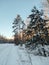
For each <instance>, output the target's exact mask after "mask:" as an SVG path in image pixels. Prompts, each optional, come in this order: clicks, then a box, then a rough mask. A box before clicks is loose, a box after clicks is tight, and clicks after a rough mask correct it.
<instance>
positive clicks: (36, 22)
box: [27, 7, 49, 45]
mask: <svg viewBox="0 0 49 65" xmlns="http://www.w3.org/2000/svg"><path fill="white" fill-rule="evenodd" d="M28 18H31V21H30V24H29V25H28V27H27V29H29V31H27V34H28V33H29V34H30V33H31V32H32V30H33V29H34V31H35V34H34V36H33V37H32V38H31V42H30V43H31V44H35V45H38V44H39V43H40V44H42V45H44V44H47V41H46V39H45V37H47V36H48V30H47V28H45V25H46V22H47V21H49V20H45V19H44V18H43V10H41V11H39V10H38V9H37V8H36V7H34V8H33V9H32V14H31V15H29V17H28ZM30 30H31V31H30Z"/></svg>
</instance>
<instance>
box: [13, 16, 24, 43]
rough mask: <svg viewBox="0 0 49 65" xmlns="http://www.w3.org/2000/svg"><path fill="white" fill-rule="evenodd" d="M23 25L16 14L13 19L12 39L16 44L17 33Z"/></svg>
mask: <svg viewBox="0 0 49 65" xmlns="http://www.w3.org/2000/svg"><path fill="white" fill-rule="evenodd" d="M24 26H25V24H24V22H23V21H22V19H21V17H20V15H17V17H16V18H15V20H14V22H13V29H14V30H13V32H14V41H15V43H16V44H18V40H19V34H20V32H22V30H23V29H24Z"/></svg>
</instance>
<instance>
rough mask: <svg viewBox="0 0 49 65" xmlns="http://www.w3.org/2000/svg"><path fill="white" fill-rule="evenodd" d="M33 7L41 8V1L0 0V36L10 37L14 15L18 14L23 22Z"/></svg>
mask: <svg viewBox="0 0 49 65" xmlns="http://www.w3.org/2000/svg"><path fill="white" fill-rule="evenodd" d="M33 6H36V7H37V8H41V0H0V34H2V35H4V36H6V37H11V36H12V35H13V33H12V31H13V29H12V22H13V21H14V18H15V17H16V15H17V14H20V15H21V17H22V19H23V20H25V19H26V18H27V16H28V15H29V14H30V13H31V9H32V8H33Z"/></svg>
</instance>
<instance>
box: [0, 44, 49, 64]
mask: <svg viewBox="0 0 49 65" xmlns="http://www.w3.org/2000/svg"><path fill="white" fill-rule="evenodd" d="M0 65H49V57H43V56H34V55H33V54H28V52H27V50H26V49H25V48H24V47H20V46H15V45H14V44H0Z"/></svg>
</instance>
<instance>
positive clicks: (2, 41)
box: [0, 35, 14, 43]
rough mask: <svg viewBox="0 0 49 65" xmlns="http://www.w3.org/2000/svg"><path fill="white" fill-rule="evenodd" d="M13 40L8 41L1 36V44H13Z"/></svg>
mask: <svg viewBox="0 0 49 65" xmlns="http://www.w3.org/2000/svg"><path fill="white" fill-rule="evenodd" d="M13 42H14V41H13V39H7V38H6V37H4V36H3V35H0V43H13Z"/></svg>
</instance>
